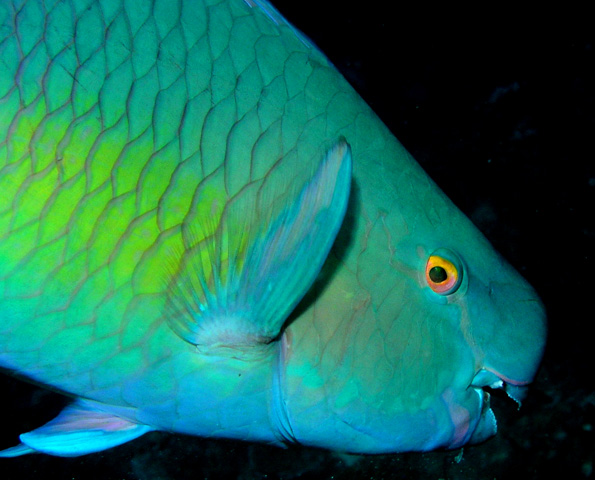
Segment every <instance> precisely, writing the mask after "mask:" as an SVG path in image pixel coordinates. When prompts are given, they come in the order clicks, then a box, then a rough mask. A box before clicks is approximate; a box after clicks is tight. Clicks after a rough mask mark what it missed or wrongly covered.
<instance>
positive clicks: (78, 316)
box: [0, 0, 546, 456]
mask: <svg viewBox="0 0 595 480" xmlns="http://www.w3.org/2000/svg"><path fill="white" fill-rule="evenodd" d="M0 68H1V69H2V75H1V76H0V366H1V367H3V368H5V369H9V370H11V371H14V372H16V373H18V374H20V375H22V376H24V377H26V378H28V379H30V380H31V381H34V382H38V383H41V384H44V385H48V386H51V387H53V388H55V389H58V390H59V391H61V392H63V393H65V394H67V395H70V396H72V397H73V398H74V399H75V400H74V402H73V404H72V405H70V406H69V407H67V408H66V409H65V410H64V411H63V412H62V413H61V414H60V415H59V416H58V417H57V418H56V419H55V420H53V421H52V422H50V423H48V424H46V425H45V426H42V427H40V428H38V429H36V430H34V431H32V432H28V433H25V434H23V435H21V442H22V443H21V445H19V446H17V447H13V448H12V449H8V450H5V451H3V452H0V456H15V455H21V454H25V453H31V452H35V451H39V452H45V453H50V454H54V455H63V456H72V455H80V454H85V453H90V452H93V451H99V450H103V449H106V448H109V447H112V446H115V445H118V444H121V443H123V442H126V441H129V440H131V439H133V438H136V437H138V436H140V435H142V434H144V433H145V432H147V431H150V430H161V431H169V432H180V433H186V434H191V435H201V436H213V437H226V438H237V439H243V440H250V441H261V442H267V443H272V444H278V445H284V444H288V443H301V444H305V445H312V446H318V447H324V448H328V449H332V450H339V451H348V452H354V453H387V452H401V451H410V450H430V449H434V448H440V447H447V448H456V447H458V446H461V445H464V444H466V443H468V442H471V443H475V442H479V441H482V440H484V439H486V438H488V437H490V436H491V435H493V434H494V433H495V431H496V422H495V418H494V415H493V413H492V411H491V409H490V408H489V394H488V393H487V392H486V391H485V389H484V387H490V388H500V387H501V388H504V389H505V390H506V391H507V393H508V394H509V395H510V396H511V397H513V398H514V399H516V400H518V401H519V402H520V400H521V398H522V396H523V394H524V390H525V388H526V385H527V384H528V383H530V382H531V381H532V379H533V378H534V376H535V373H536V371H537V368H538V365H539V362H540V359H541V356H542V352H543V348H544V343H545V331H546V327H545V315H544V311H543V307H542V305H541V303H540V301H539V299H538V298H537V296H536V294H535V292H534V291H533V289H532V288H531V287H530V286H529V285H528V284H527V283H526V282H525V280H524V279H522V278H521V277H520V275H519V274H518V273H516V272H515V271H514V269H513V268H512V267H510V266H509V265H508V264H507V263H506V262H505V261H504V260H503V259H502V258H501V257H500V256H499V255H498V254H497V253H496V252H495V251H494V250H493V248H492V247H491V246H490V244H489V243H488V241H487V240H486V239H485V238H484V237H483V235H482V234H481V233H480V232H479V231H478V230H477V229H476V228H475V227H474V226H473V225H472V223H471V222H470V221H469V220H468V219H467V218H466V217H465V216H464V215H463V214H462V213H461V212H460V211H459V210H458V209H457V208H456V207H455V206H454V205H453V204H452V203H451V202H450V201H449V200H448V198H446V196H445V195H444V194H443V193H442V192H441V191H440V190H439V188H438V187H437V186H436V185H435V184H434V183H433V182H432V181H431V180H430V179H429V178H428V176H427V175H426V174H425V173H424V172H423V170H422V169H421V168H420V167H419V166H418V165H417V163H416V162H415V161H414V160H413V159H412V158H411V156H410V155H409V154H408V152H407V151H406V150H405V149H404V148H403V147H402V146H401V144H400V143H399V142H398V141H397V140H396V139H395V138H394V136H393V135H392V134H391V133H390V131H389V130H388V129H387V128H386V127H385V126H384V125H383V123H382V122H381V121H380V120H379V119H378V117H377V116H376V115H375V114H374V113H373V112H372V110H371V109H370V108H369V107H368V106H367V105H366V104H365V102H364V101H363V100H362V99H361V98H360V97H359V96H358V95H357V93H355V91H354V90H353V89H352V88H351V87H350V86H349V84H348V83H347V82H346V81H345V79H344V78H343V77H342V76H341V75H340V74H339V73H338V72H337V71H336V69H335V68H334V67H333V66H332V65H331V64H330V63H329V61H328V60H327V59H326V57H324V55H323V54H322V53H320V52H319V51H318V50H317V49H316V48H315V47H314V46H312V45H311V44H310V42H309V41H308V40H307V39H306V38H305V37H303V36H302V35H301V34H300V33H299V32H297V31H296V30H295V29H294V28H293V27H292V26H291V25H289V24H288V23H287V22H286V21H285V20H284V19H283V18H282V17H281V15H280V14H279V13H278V12H277V11H276V10H275V9H274V8H273V7H272V6H271V5H270V4H268V3H266V2H264V1H258V2H257V1H250V2H244V1H240V0H227V1H215V0H213V1H210V0H201V1H181V2H168V1H165V0H154V1H149V0H142V1H134V2H132V1H122V0H114V1H94V0H71V1H54V2H41V1H27V2H19V1H13V2H3V3H2V4H0Z"/></svg>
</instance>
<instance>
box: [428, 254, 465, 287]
mask: <svg viewBox="0 0 595 480" xmlns="http://www.w3.org/2000/svg"><path fill="white" fill-rule="evenodd" d="M446 256H448V257H449V258H446ZM451 260H452V261H451ZM462 279H463V269H462V268H461V265H460V262H458V261H457V260H456V259H455V256H454V255H453V254H452V252H449V251H444V250H442V249H441V251H436V252H434V253H432V255H430V256H429V258H428V262H427V263H426V282H427V283H428V286H429V287H430V288H431V289H432V290H433V291H434V292H436V293H437V294H439V295H451V294H452V293H454V292H456V291H457V289H458V288H459V286H460V285H461V280H462Z"/></svg>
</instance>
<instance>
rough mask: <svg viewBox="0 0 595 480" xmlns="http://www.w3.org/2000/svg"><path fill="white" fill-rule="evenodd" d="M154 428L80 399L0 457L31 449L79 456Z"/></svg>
mask: <svg viewBox="0 0 595 480" xmlns="http://www.w3.org/2000/svg"><path fill="white" fill-rule="evenodd" d="M151 430H153V429H152V428H151V427H148V426H147V425H139V424H137V423H134V422H131V421H129V420H125V419H123V418H120V417H117V416H115V415H112V414H110V413H106V412H102V411H100V410H97V409H95V408H94V407H93V403H92V402H86V401H82V400H77V401H76V402H75V403H73V404H72V405H69V406H68V407H66V408H65V409H64V410H62V412H61V413H60V415H58V416H57V417H56V418H54V419H53V420H51V421H50V422H48V423H46V424H45V425H43V426H42V427H39V428H36V429H35V430H32V431H31V432H27V433H23V434H21V435H20V439H21V442H22V443H21V444H20V445H17V446H16V447H12V448H8V449H6V450H2V451H0V457H17V456H20V455H26V454H28V453H47V454H49V455H56V456H60V457H77V456H79V455H86V454H88V453H93V452H99V451H101V450H106V449H108V448H112V447H115V446H118V445H121V444H123V443H126V442H129V441H130V440H134V439H135V438H138V437H140V436H141V435H143V434H145V433H147V432H149V431H151Z"/></svg>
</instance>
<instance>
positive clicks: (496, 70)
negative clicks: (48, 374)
mask: <svg viewBox="0 0 595 480" xmlns="http://www.w3.org/2000/svg"><path fill="white" fill-rule="evenodd" d="M0 1H2V0H0ZM274 3H275V5H276V6H277V7H278V8H279V9H280V10H281V12H282V13H283V14H284V15H285V16H286V17H287V18H288V20H289V21H290V22H292V23H293V24H294V25H296V26H297V27H298V28H299V29H301V30H302V31H303V32H304V33H305V34H306V35H307V36H308V37H309V38H311V39H312V40H313V42H314V43H315V44H317V45H318V46H319V47H320V48H321V50H322V51H323V52H325V53H326V54H327V55H328V56H329V58H330V59H331V61H332V62H333V63H334V64H335V65H336V66H337V68H338V69H339V70H340V71H341V72H342V73H343V74H344V75H345V76H346V77H347V79H348V80H349V81H350V82H351V83H352V85H353V86H354V87H355V88H356V90H358V92H359V93H360V94H361V95H362V96H363V97H364V99H365V100H366V101H367V102H368V103H369V104H370V105H371V107H372V108H373V109H374V110H375V111H376V113H377V114H378V115H379V116H380V117H381V118H382V119H383V121H384V122H385V123H386V124H387V125H388V126H389V128H390V129H391V130H392V132H393V133H394V134H395V135H396V137H397V138H398V139H399V140H400V141H401V143H403V144H404V145H405V147H406V148H407V149H408V150H409V151H410V152H411V153H412V155H413V156H414V158H415V159H416V160H417V161H418V162H419V163H420V164H421V165H422V167H423V168H424V169H425V170H426V171H427V172H428V173H429V175H430V176H431V177H432V178H433V179H434V180H435V181H436V183H438V185H439V186H440V187H441V188H442V189H443V190H444V191H445V192H446V194H447V195H448V196H449V197H450V198H451V199H452V200H453V201H454V203H455V204H456V205H457V206H458V207H459V208H460V209H461V210H463V212H464V213H465V214H467V215H468V216H469V217H470V218H471V219H472V220H473V221H474V222H475V223H476V225H477V226H478V227H479V228H480V229H481V230H482V231H483V232H484V234H485V235H486V236H487V237H488V238H489V239H490V241H491V242H492V243H493V245H494V246H495V247H496V249H497V250H498V251H499V252H500V253H501V254H502V255H503V256H504V257H505V258H507V259H508V261H509V262H510V263H511V264H512V265H513V266H514V267H516V269H517V270H519V272H521V274H522V275H523V276H525V278H527V279H528V280H529V282H530V283H531V284H532V285H533V286H534V287H535V288H536V290H537V291H538V293H539V294H540V296H541V298H542V300H543V302H544V303H545V306H546V308H547V311H548V323H549V337H548V345H547V349H546V354H545V358H544V362H543V365H542V368H541V371H540V373H539V374H538V376H537V379H536V382H535V383H534V384H533V386H532V387H531V388H530V392H529V395H528V397H527V399H526V401H525V402H524V403H523V406H522V408H521V409H520V411H519V410H517V408H516V404H515V403H514V402H512V401H511V400H509V399H507V398H505V395H504V394H503V393H502V392H495V393H494V394H493V396H492V407H493V409H494V412H495V414H496V417H497V419H498V423H499V432H498V434H497V436H496V437H494V438H492V439H491V440H489V441H487V442H486V443H484V444H482V445H478V446H473V447H466V448H464V449H458V450H454V451H447V452H431V453H424V454H419V453H410V454H399V455H381V456H366V457H341V456H337V455H335V454H333V453H330V452H326V451H321V450H315V449H307V448H291V449H288V450H282V449H277V448H272V447H266V446H263V445H256V444H248V443H240V442H231V441H221V440H217V441H214V440H204V439H200V438H193V437H184V436H177V435H169V434H162V433H150V434H147V435H145V436H144V437H141V438H140V439H138V440H135V441H133V442H131V443H128V444H125V445H123V446H120V447H117V448H115V449H112V450H107V451H104V452H100V453H97V454H93V455H87V456H83V457H78V458H55V457H50V456H45V455H31V456H25V457H19V458H16V459H2V460H1V461H0V477H1V478H3V479H6V480H12V479H29V478H30V479H45V478H52V479H59V480H60V479H87V478H100V479H104V480H110V479H114V480H115V479H126V480H128V479H130V480H135V479H141V480H145V479H147V480H149V479H207V478H208V479H217V478H237V479H244V480H247V479H260V478H267V479H286V480H289V479H298V478H299V479H331V478H333V479H346V478H350V479H377V480H380V479H387V480H388V479H400V478H407V479H426V478H427V479H440V478H444V479H496V478H497V479H500V478H510V477H511V476H514V477H523V478H525V479H538V478H544V477H546V476H547V477H550V478H551V477H562V476H563V477H564V478H569V479H574V478H577V479H580V478H593V477H594V476H595V474H594V473H593V462H594V460H595V432H594V430H593V429H594V428H595V375H594V373H593V367H592V365H593V355H592V353H591V352H592V351H593V344H594V343H595V335H594V334H593V333H592V324H593V323H595V308H594V307H593V298H594V297H595V292H594V289H595V261H594V254H593V251H594V249H595V148H594V137H595V109H594V106H595V105H594V104H595V73H594V72H595V68H594V67H595V43H594V40H595V31H594V29H593V28H592V25H589V24H588V23H587V22H588V18H589V16H588V15H587V13H586V11H584V12H581V11H570V10H565V11H564V10H563V11H561V10H560V7H558V10H557V11H554V10H552V11H547V10H543V9H542V10H540V11H532V12H521V11H519V10H510V11H507V10H504V7H501V6H499V7H498V8H501V10H500V11H490V12H487V11H479V10H475V11H473V10H462V11H460V12H456V11H452V10H449V11H444V12H440V11H429V7H427V6H426V7H423V6H422V7H419V6H418V7H413V8H409V7H403V6H401V5H396V6H395V5H394V4H393V3H392V2H383V1H381V0H369V1H367V2H364V3H361V2H358V3H353V4H349V3H346V2H334V1H327V2H322V1H321V0H318V1H312V0H300V1H289V0H284V1H281V0H278V1H276V2H274ZM424 8H425V10H424ZM485 8H487V7H485ZM426 10H427V11H426ZM0 74H1V72H0ZM0 315H1V313H0ZM65 403H66V400H65V399H64V398H63V397H61V396H59V395H56V394H54V393H51V392H49V391H48V390H42V389H39V388H37V387H34V386H31V385H28V384H25V383H23V382H21V381H19V380H16V379H13V378H10V377H8V376H6V375H1V376H0V407H1V410H0V412H1V414H2V427H1V428H0V448H5V447H9V446H12V445H14V444H16V442H17V436H18V434H19V433H21V432H24V431H28V430H31V429H33V428H36V427H38V426H40V425H42V424H43V423H45V422H46V421H48V420H50V419H51V418H53V417H54V416H55V415H56V414H57V413H58V412H59V411H60V409H61V408H62V407H63V406H64V405H65Z"/></svg>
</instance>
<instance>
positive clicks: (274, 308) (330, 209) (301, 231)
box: [169, 140, 351, 349]
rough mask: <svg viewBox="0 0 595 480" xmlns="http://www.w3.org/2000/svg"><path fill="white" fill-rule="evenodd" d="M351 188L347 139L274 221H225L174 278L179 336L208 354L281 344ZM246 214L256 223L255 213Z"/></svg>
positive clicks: (173, 300)
mask: <svg viewBox="0 0 595 480" xmlns="http://www.w3.org/2000/svg"><path fill="white" fill-rule="evenodd" d="M350 184H351V151H350V148H349V145H348V144H347V143H346V142H345V141H344V140H340V141H339V142H338V143H337V144H335V145H334V146H333V147H332V148H331V149H330V150H329V151H328V152H327V154H326V156H325V157H324V159H323V161H322V162H321V163H320V165H319V166H318V168H317V170H316V171H315V172H314V173H313V175H312V176H311V178H310V179H309V180H308V181H307V182H306V184H305V185H304V186H303V188H302V189H301V191H300V192H299V194H297V195H295V196H294V200H293V201H291V202H289V203H288V204H287V205H285V206H283V207H282V208H276V209H274V210H275V211H276V212H277V213H276V214H275V215H274V216H273V217H272V218H269V219H268V220H267V221H262V220H259V221H258V222H256V225H254V224H253V223H255V222H253V221H252V220H250V222H251V223H252V224H248V223H249V222H247V223H246V224H242V222H241V221H240V220H238V218H237V216H235V217H232V216H231V215H230V216H228V217H226V218H224V219H223V220H222V221H221V226H220V228H218V229H217V231H216V233H215V234H214V235H213V236H212V237H211V238H210V239H207V240H205V242H204V246H201V247H200V248H198V250H197V251H196V253H195V254H193V257H192V258H191V259H190V262H189V263H190V264H191V265H190V267H189V268H188V267H187V268H185V270H184V271H183V272H182V273H181V274H178V275H177V276H176V277H174V279H173V282H172V288H171V289H170V298H169V305H170V307H171V312H170V315H169V322H170V326H171V327H172V328H173V330H174V331H175V332H176V333H177V334H178V335H179V336H181V337H182V338H183V339H185V340H186V341H188V342H190V343H192V344H194V345H197V346H198V347H199V348H206V349H209V348H212V347H220V346H223V347H243V346H252V345H261V344H266V343H268V342H270V341H271V340H273V339H274V338H275V337H277V336H278V335H279V332H280V330H281V327H282V326H283V323H284V321H285V320H286V319H287V317H288V316H289V314H290V313H291V312H292V310H293V309H294V308H295V306H296V305H297V303H298V302H299V301H300V300H301V299H302V297H303V296H304V295H305V293H306V292H307V290H308V289H309V288H310V286H311V285H312V283H313V282H314V280H315V279H316V276H317V275H318V273H319V272H320V269H321V268H322V265H323V263H324V261H325V259H326V257H327V255H328V253H329V250H330V248H331V246H332V244H333V242H334V240H335V237H336V235H337V233H338V231H339V228H340V226H341V223H342V221H343V217H344V216H345V210H346V208H347V202H348V198H349V191H350ZM243 208H245V210H246V211H244V212H243V215H244V217H248V218H250V214H251V210H254V209H255V207H254V208H253V207H252V206H250V205H248V206H246V205H244V206H243ZM205 221H208V219H205ZM238 223H239V224H240V225H241V227H240V228H238ZM205 259H207V260H206V261H205Z"/></svg>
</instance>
